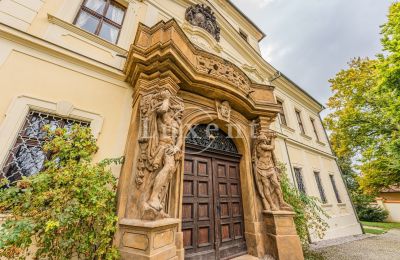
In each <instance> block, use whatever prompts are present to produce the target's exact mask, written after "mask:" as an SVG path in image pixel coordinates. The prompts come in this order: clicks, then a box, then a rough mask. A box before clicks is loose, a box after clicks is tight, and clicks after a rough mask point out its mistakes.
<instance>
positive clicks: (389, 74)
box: [325, 3, 400, 193]
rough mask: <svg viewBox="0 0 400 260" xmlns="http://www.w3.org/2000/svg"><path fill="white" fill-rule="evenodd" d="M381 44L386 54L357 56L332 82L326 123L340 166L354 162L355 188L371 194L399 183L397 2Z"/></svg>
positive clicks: (399, 16) (399, 37) (399, 18)
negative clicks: (357, 173) (367, 56)
mask: <svg viewBox="0 0 400 260" xmlns="http://www.w3.org/2000/svg"><path fill="white" fill-rule="evenodd" d="M381 42H382V46H383V50H384V51H385V52H386V54H385V55H384V54H379V55H377V58H376V59H368V58H365V59H361V58H355V59H353V60H352V61H350V63H349V67H348V68H347V69H345V70H342V71H340V72H339V73H338V74H336V76H335V78H333V79H331V80H330V83H331V89H332V91H333V96H332V97H331V98H330V99H329V101H328V107H329V109H331V110H332V112H331V113H330V114H329V115H328V116H327V117H326V119H325V124H326V126H327V128H328V129H329V130H330V132H331V135H330V140H331V143H332V147H333V150H334V152H335V153H336V155H337V156H338V158H339V163H340V164H341V166H342V167H343V166H345V167H352V162H354V161H357V164H356V166H357V167H358V169H359V171H360V173H361V177H360V178H359V180H358V181H359V184H360V186H361V188H362V189H363V190H364V191H366V192H369V193H375V192H379V190H380V189H382V188H384V187H388V186H390V185H395V184H399V183H400V133H399V126H400V113H399V111H400V3H393V4H392V6H391V7H390V11H389V15H388V21H387V23H386V24H385V25H383V26H382V40H381ZM345 172H346V171H345ZM351 179H354V174H353V178H351V177H350V178H349V181H352V180H351ZM347 184H349V183H347Z"/></svg>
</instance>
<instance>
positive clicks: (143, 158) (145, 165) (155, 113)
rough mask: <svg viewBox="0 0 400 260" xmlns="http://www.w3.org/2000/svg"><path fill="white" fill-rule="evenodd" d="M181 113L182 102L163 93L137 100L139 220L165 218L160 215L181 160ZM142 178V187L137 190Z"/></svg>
mask: <svg viewBox="0 0 400 260" xmlns="http://www.w3.org/2000/svg"><path fill="white" fill-rule="evenodd" d="M182 112H183V102H182V100H180V99H179V98H178V97H176V96H172V95H171V93H170V92H169V91H168V90H166V89H161V90H160V91H157V92H156V93H154V94H151V95H147V96H144V97H143V98H142V100H141V107H140V113H141V122H140V123H141V137H140V139H139V143H140V151H141V154H140V156H139V159H138V172H137V175H136V178H135V181H136V185H137V187H138V188H142V190H143V192H142V194H141V197H142V199H141V200H140V201H139V203H140V206H139V210H140V211H141V212H142V214H141V215H142V217H141V218H142V219H146V220H155V219H161V218H165V217H168V214H166V213H165V211H164V206H165V200H166V196H167V193H168V187H169V184H170V182H171V179H172V177H173V174H174V173H175V172H176V170H177V166H178V165H179V162H180V161H181V158H182V144H183V136H182V123H181V119H182ZM146 175H147V176H146ZM145 177H147V182H146V185H145V186H144V187H141V186H142V185H143V182H144V178H145Z"/></svg>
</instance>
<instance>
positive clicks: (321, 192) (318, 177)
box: [314, 172, 327, 204]
mask: <svg viewBox="0 0 400 260" xmlns="http://www.w3.org/2000/svg"><path fill="white" fill-rule="evenodd" d="M314 177H315V181H316V182H317V186H318V190H319V195H320V197H321V201H322V203H324V204H325V203H327V200H326V196H325V191H324V187H323V186H322V182H321V176H320V175H319V172H314Z"/></svg>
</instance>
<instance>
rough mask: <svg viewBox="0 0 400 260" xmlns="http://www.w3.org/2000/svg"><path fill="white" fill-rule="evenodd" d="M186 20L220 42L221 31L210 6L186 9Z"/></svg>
mask: <svg viewBox="0 0 400 260" xmlns="http://www.w3.org/2000/svg"><path fill="white" fill-rule="evenodd" d="M185 19H186V21H188V22H189V23H190V24H191V25H194V26H198V27H201V28H203V29H204V30H206V31H207V32H209V33H210V34H211V35H212V36H213V37H214V38H215V40H217V41H218V42H219V39H220V31H221V29H220V27H219V25H218V23H217V19H216V18H215V15H214V13H213V12H212V11H211V8H210V7H209V6H204V5H203V4H202V5H200V4H197V5H192V6H190V7H189V8H188V9H186V13H185Z"/></svg>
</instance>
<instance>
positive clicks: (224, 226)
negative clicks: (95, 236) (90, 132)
mask: <svg viewBox="0 0 400 260" xmlns="http://www.w3.org/2000/svg"><path fill="white" fill-rule="evenodd" d="M124 72H125V73H126V75H127V81H128V83H129V84H131V85H132V88H133V104H132V116H131V124H130V130H129V134H128V138H127V144H126V151H125V163H124V166H123V169H122V172H121V176H120V179H119V187H118V194H119V196H118V217H119V227H118V231H117V233H116V236H115V241H114V243H115V244H116V245H117V246H118V247H119V249H120V252H121V258H122V259H134V260H183V259H185V257H186V258H192V259H196V258H202V256H203V258H202V259H224V258H229V257H233V256H236V255H240V254H244V253H247V254H250V255H253V256H257V257H263V256H265V255H266V254H270V255H273V256H274V257H275V258H276V259H281V260H289V259H293V260H297V259H299V260H302V259H303V258H302V251H301V246H300V241H299V239H298V236H297V235H296V230H295V228H294V223H293V214H294V213H293V212H291V211H290V207H289V206H288V205H286V203H285V202H284V201H283V199H282V192H281V188H280V184H279V182H278V179H277V174H278V172H277V168H276V167H275V166H276V162H275V160H274V155H273V152H274V138H275V134H274V132H273V131H271V130H270V125H271V122H273V120H274V119H275V118H276V115H277V114H278V112H279V111H280V110H281V109H282V108H281V106H280V105H278V104H277V102H276V99H275V97H274V95H273V89H274V88H273V87H272V86H268V85H259V84H256V83H254V82H252V81H251V79H250V78H249V77H248V76H247V75H246V74H245V73H244V72H243V71H242V70H241V69H240V68H239V67H237V66H236V65H235V64H233V63H231V62H229V61H227V60H224V59H222V58H221V57H218V56H216V55H213V54H211V53H208V52H206V51H203V50H200V49H198V48H196V47H195V46H194V45H193V44H192V43H191V42H190V41H189V39H188V38H187V37H186V35H185V33H184V32H183V31H182V29H181V28H180V27H179V25H178V23H177V22H176V21H175V20H171V21H168V22H160V23H158V24H156V25H155V26H154V27H152V28H149V27H146V26H145V25H142V24H140V25H139V28H138V31H137V36H136V38H135V42H134V44H133V45H132V46H131V49H130V51H129V54H128V60H127V63H126V67H125V71H124ZM211 123H213V124H214V123H215V124H216V125H218V126H220V129H221V130H222V131H215V132H211V133H210V134H206V135H204V134H203V135H202V134H200V135H199V136H200V137H201V138H198V139H195V138H192V137H193V136H190V135H191V134H193V132H192V131H190V130H191V129H193V126H195V125H202V124H211ZM199 129H200V130H201V129H203V130H204V128H201V127H200V128H199ZM225 133H229V136H230V137H233V139H234V141H235V142H232V140H231V139H229V138H227V134H225ZM188 134H189V138H186V139H185V136H187V135H188ZM210 140H213V141H212V142H210ZM199 147H200V152H199ZM204 147H205V148H204ZM239 154H240V155H239Z"/></svg>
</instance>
